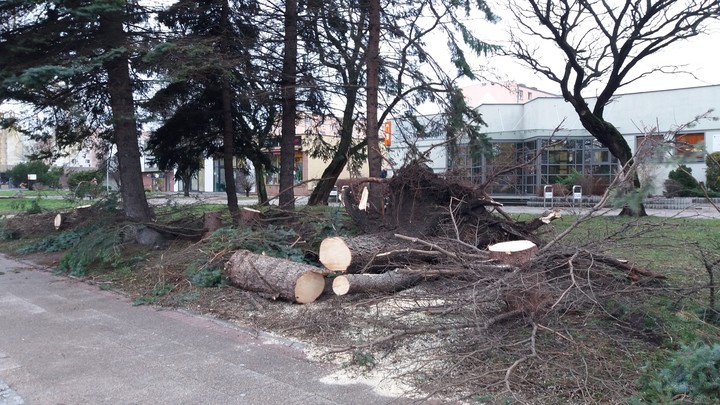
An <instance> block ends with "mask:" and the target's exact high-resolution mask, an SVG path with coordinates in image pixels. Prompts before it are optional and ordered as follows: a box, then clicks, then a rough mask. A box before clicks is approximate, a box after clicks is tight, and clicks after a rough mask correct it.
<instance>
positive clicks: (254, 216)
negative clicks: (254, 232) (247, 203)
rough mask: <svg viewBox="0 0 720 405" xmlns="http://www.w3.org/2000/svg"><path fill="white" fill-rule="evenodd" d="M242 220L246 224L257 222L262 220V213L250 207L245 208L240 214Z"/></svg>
mask: <svg viewBox="0 0 720 405" xmlns="http://www.w3.org/2000/svg"><path fill="white" fill-rule="evenodd" d="M240 218H241V219H242V222H244V223H250V222H255V221H257V220H259V219H260V211H258V210H254V209H252V208H248V207H243V209H242V211H241V212H240Z"/></svg>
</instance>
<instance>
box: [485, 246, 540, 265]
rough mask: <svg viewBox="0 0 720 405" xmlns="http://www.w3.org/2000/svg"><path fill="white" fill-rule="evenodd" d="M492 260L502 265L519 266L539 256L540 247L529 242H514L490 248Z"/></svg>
mask: <svg viewBox="0 0 720 405" xmlns="http://www.w3.org/2000/svg"><path fill="white" fill-rule="evenodd" d="M488 251H489V252H490V258H491V259H495V260H497V261H499V262H501V263H505V264H509V265H513V266H519V265H521V264H524V263H527V262H528V261H530V260H531V259H532V258H533V257H535V255H536V254H537V251H538V247H537V245H536V244H534V243H533V242H531V241H529V240H513V241H510V242H501V243H496V244H494V245H490V246H488Z"/></svg>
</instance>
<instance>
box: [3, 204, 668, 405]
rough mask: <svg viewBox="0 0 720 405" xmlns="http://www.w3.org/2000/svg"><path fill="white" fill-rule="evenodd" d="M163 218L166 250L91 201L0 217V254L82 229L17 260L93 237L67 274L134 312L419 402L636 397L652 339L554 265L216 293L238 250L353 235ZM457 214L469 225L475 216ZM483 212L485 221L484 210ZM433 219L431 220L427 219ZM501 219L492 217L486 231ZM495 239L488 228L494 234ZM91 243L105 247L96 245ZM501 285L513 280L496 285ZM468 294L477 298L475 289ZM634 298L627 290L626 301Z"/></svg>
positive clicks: (60, 254)
mask: <svg viewBox="0 0 720 405" xmlns="http://www.w3.org/2000/svg"><path fill="white" fill-rule="evenodd" d="M395 198H402V197H401V196H395ZM476 208H477V207H476ZM428 209H431V207H430V206H429V205H428ZM435 209H437V208H435ZM163 212H164V213H165V214H163V215H158V217H159V221H158V223H160V222H162V224H163V226H153V228H158V229H162V230H163V232H165V233H166V235H165V236H166V238H165V239H166V240H167V242H165V243H162V244H156V245H155V246H150V247H148V246H142V245H139V244H137V243H135V242H134V240H133V239H132V234H133V233H132V231H130V230H129V229H130V228H133V226H136V225H131V224H126V223H124V222H123V221H122V219H121V218H118V216H117V215H110V214H107V213H104V211H103V210H102V209H101V208H99V207H98V208H92V209H87V210H83V212H76V213H73V214H72V220H71V221H69V223H68V225H67V226H66V227H65V228H63V229H62V230H60V231H58V230H55V229H54V227H53V226H52V223H53V222H52V219H53V217H54V214H51V213H45V214H37V215H27V216H22V217H16V218H11V219H8V220H6V221H5V223H4V224H3V225H4V229H5V231H6V232H5V233H6V234H12V235H11V236H12V240H9V241H5V242H3V243H2V244H0V248H1V249H2V250H3V251H5V252H7V253H10V254H17V251H18V248H20V247H23V246H28V244H29V243H32V242H34V243H40V244H42V246H44V247H47V245H49V242H48V240H49V239H48V235H50V236H60V235H71V234H72V232H77V231H79V230H81V229H91V231H87V232H91V233H89V234H85V236H84V239H83V241H86V242H80V244H78V245H76V247H74V248H71V249H69V250H65V251H55V252H52V251H47V250H36V251H33V252H31V253H26V254H24V255H22V259H23V260H28V261H32V262H35V263H38V264H40V265H43V266H47V267H48V268H50V269H57V268H58V267H59V265H60V264H61V263H62V262H64V261H66V260H67V258H68V257H69V256H68V253H69V252H75V256H71V257H72V258H74V260H80V259H79V258H82V257H83V256H81V255H80V254H79V253H77V252H78V251H79V250H81V249H82V247H83V246H85V245H84V243H89V242H92V244H91V245H87V246H91V247H90V248H88V250H92V251H93V252H94V253H98V252H99V256H98V257H99V259H98V258H97V257H96V259H94V260H93V261H91V262H90V263H89V264H88V266H87V267H86V268H85V267H84V268H83V269H84V270H83V272H82V274H75V275H74V276H76V277H81V278H83V279H84V280H85V281H86V282H88V283H91V284H95V285H97V286H98V288H102V289H109V290H114V291H117V292H119V293H122V294H126V295H127V296H129V297H131V299H132V300H133V301H134V302H135V304H136V305H156V306H160V307H170V308H178V309H183V310H187V311H191V312H194V313H199V314H203V315H207V316H213V317H216V318H218V319H223V320H227V321H230V322H236V323H237V324H239V325H242V326H245V327H251V328H255V329H256V330H262V331H269V332H270V333H274V334H277V335H280V336H283V337H285V338H291V339H295V340H298V341H300V342H303V344H304V347H305V350H306V351H307V353H308V354H309V355H310V356H313V357H314V358H317V359H322V360H324V361H332V362H336V363H339V364H343V365H344V366H346V367H345V368H344V370H345V371H344V374H343V375H342V376H336V377H337V378H352V379H366V380H368V381H372V382H373V383H374V384H376V385H378V386H379V387H381V389H384V390H385V391H388V392H392V393H396V394H397V393H403V394H404V395H410V396H414V397H416V398H419V399H424V398H433V399H440V400H442V401H446V402H448V403H451V402H452V403H459V402H464V401H470V402H473V403H508V401H510V402H520V403H536V404H548V403H615V402H617V403H620V402H623V401H624V399H625V398H627V397H628V396H629V395H631V394H632V392H633V390H634V387H633V381H634V380H635V379H636V378H637V376H638V375H637V370H638V368H639V364H640V363H641V358H640V356H639V354H640V353H644V352H646V351H648V350H652V347H653V345H654V344H655V343H656V341H657V336H650V335H647V334H645V335H643V333H638V332H637V331H636V329H635V328H633V325H635V324H638V325H641V324H642V316H641V315H639V314H631V319H629V320H628V321H627V322H626V321H625V320H623V319H621V318H618V317H612V316H608V314H604V313H602V311H601V310H599V309H598V307H597V305H595V304H593V303H592V302H588V301H587V300H585V298H584V297H583V296H582V294H580V293H578V292H575V291H573V290H572V289H570V288H569V287H568V286H569V284H567V283H566V284H551V283H550V282H548V280H565V281H567V280H569V278H567V277H566V275H563V272H562V271H560V270H558V269H559V268H558V267H557V266H556V264H557V263H556V262H553V264H552V265H551V264H549V262H548V263H545V264H544V263H542V262H539V264H537V266H539V268H545V269H547V271H542V272H541V271H539V270H537V269H536V270H533V271H532V272H530V273H528V272H527V271H523V272H518V273H510V274H508V273H507V272H506V271H505V270H502V269H498V270H497V271H493V270H492V269H486V270H484V271H485V272H484V273H483V274H479V273H477V272H476V273H473V274H475V275H474V276H473V278H472V279H469V278H467V277H466V276H463V277H434V278H430V279H428V281H426V282H424V283H422V284H420V285H418V286H416V287H413V288H410V289H407V290H405V291H401V292H399V293H395V294H384V295H373V294H356V295H347V296H335V295H333V294H332V291H331V290H330V289H327V290H326V292H325V293H324V294H323V295H321V296H320V298H319V299H318V300H317V301H316V302H314V303H311V304H307V305H298V304H293V303H289V302H284V301H277V300H272V299H268V298H267V297H264V296H262V295H261V294H258V293H254V292H249V291H243V290H240V289H237V288H234V287H232V286H229V285H227V284H226V283H225V282H224V281H223V279H221V278H218V280H219V281H222V282H220V283H219V285H215V286H213V287H203V286H202V285H201V284H203V283H207V282H208V281H207V280H211V281H212V280H214V279H212V278H210V277H212V276H213V275H215V274H221V269H222V268H223V264H224V262H225V261H226V260H227V258H228V257H229V255H231V254H232V253H233V251H235V250H236V249H238V248H239V247H238V246H240V245H241V244H242V246H245V247H246V248H247V247H248V246H254V247H256V248H257V249H262V251H266V249H279V252H280V253H281V254H285V255H286V256H287V257H292V256H293V255H295V254H296V253H297V252H301V256H302V257H304V259H305V260H309V261H313V260H316V259H317V247H318V246H319V242H320V241H321V240H322V238H323V237H324V236H326V235H327V234H329V232H328V230H332V231H334V232H338V231H343V232H349V233H352V232H357V229H355V228H354V227H353V224H352V223H351V222H349V219H348V218H347V217H345V216H344V215H342V213H339V212H338V210H337V209H327V208H326V209H324V210H318V209H311V208H308V209H306V210H298V211H296V212H295V213H292V214H288V213H287V212H283V211H278V210H272V209H270V210H265V211H264V212H263V216H262V218H263V219H262V221H255V222H252V223H246V224H242V225H241V226H239V227H238V228H221V229H220V230H218V231H217V232H216V233H215V234H214V236H212V237H205V238H204V239H202V240H200V241H198V240H185V239H183V238H182V237H179V238H176V239H173V238H171V237H170V234H172V232H176V233H177V230H178V229H183V228H185V229H195V230H197V229H201V228H202V216H201V214H192V212H193V211H192V207H171V208H168V209H166V210H164V211H163ZM468 212H471V213H472V215H474V216H473V218H476V219H477V218H478V217H477V214H478V211H474V212H473V210H472V209H471V210H468ZM482 213H483V215H486V214H487V212H486V211H485V209H484V208H483V209H482ZM69 218H70V217H69ZM173 218H179V219H173ZM493 218H495V217H493ZM225 219H226V220H227V218H225ZM433 221H434V223H436V224H440V223H443V219H442V218H439V217H438V216H437V215H435V216H434V217H433ZM502 221H503V220H502V218H496V219H493V223H497V224H500V223H502ZM226 224H227V222H226ZM446 225H447V224H446ZM440 228H442V227H440ZM415 229H419V228H415ZM498 229H499V228H498ZM464 231H465V232H466V233H468V234H472V232H469V231H468V229H467V228H464ZM92 232H94V233H92ZM477 234H478V233H477V232H475V233H474V235H476V236H477ZM499 234H500V233H499V232H498V231H497V230H495V231H493V235H495V236H493V238H496V237H497V235H499ZM88 235H90V236H88ZM103 238H107V239H108V240H111V241H112V243H111V244H110V245H103V244H102V243H100V242H101V239H103ZM88 239H90V241H88ZM50 245H51V244H50ZM26 250H27V249H26ZM267 251H268V253H270V250H267ZM276 253H277V252H276ZM473 260H475V259H473ZM548 260H550V259H548ZM562 260H567V259H566V258H563V259H562ZM476 264H477V263H470V262H465V263H461V262H458V263H454V264H452V266H450V265H448V267H447V269H448V270H449V271H455V272H457V274H464V275H467V273H468V272H467V269H470V268H473V266H474V265H476ZM438 266H439V265H434V267H436V268H437V267H438ZM462 269H464V270H463V272H460V270H462ZM579 269H580V267H579V266H578V270H577V271H578V272H579V271H580V270H579ZM72 272H73V271H72V270H70V273H71V275H72ZM198 274H201V275H203V278H198ZM589 279H590V278H589V276H588V281H589ZM329 283H330V280H328V284H329ZM505 283H509V284H511V285H510V286H508V288H505V287H503V285H504V284H505ZM213 284H216V283H213ZM524 286H525V287H524ZM527 286H530V287H531V288H528V287H527ZM596 286H603V288H605V290H604V291H615V290H618V289H620V288H625V287H626V286H627V282H626V279H625V278H624V277H622V276H619V277H618V276H616V275H612V274H610V273H608V276H607V277H605V278H602V279H600V280H599V281H598V282H597V283H596ZM510 287H512V288H510ZM598 288H599V287H598ZM478 291H486V292H485V293H483V294H482V295H478V294H477V292H478ZM636 298H637V294H635V295H634V296H631V297H628V298H627V299H628V300H631V299H636ZM615 299H616V300H617V301H618V302H623V301H622V300H623V299H625V298H623V297H615ZM553 304H554V305H553ZM551 306H552V308H551ZM617 325H621V326H622V327H618V326H617ZM618 354H620V355H619V356H618ZM618 376H620V377H618Z"/></svg>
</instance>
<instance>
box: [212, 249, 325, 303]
mask: <svg viewBox="0 0 720 405" xmlns="http://www.w3.org/2000/svg"><path fill="white" fill-rule="evenodd" d="M225 272H226V274H227V275H228V279H229V280H230V284H232V285H233V286H235V287H239V288H242V289H244V290H249V291H255V292H260V293H264V294H268V295H270V296H271V297H272V298H273V299H278V298H281V299H284V300H288V301H293V302H297V303H300V304H308V303H311V302H313V301H315V300H316V299H317V298H318V297H319V296H320V294H322V292H323V289H324V288H325V276H324V275H323V274H322V270H321V269H319V268H317V267H314V266H310V265H307V264H303V263H297V262H293V261H290V260H285V259H279V258H276V257H270V256H265V255H259V254H256V253H252V252H249V251H247V250H239V251H237V252H235V253H234V254H233V255H232V256H231V257H230V260H229V261H228V262H227V264H226V265H225Z"/></svg>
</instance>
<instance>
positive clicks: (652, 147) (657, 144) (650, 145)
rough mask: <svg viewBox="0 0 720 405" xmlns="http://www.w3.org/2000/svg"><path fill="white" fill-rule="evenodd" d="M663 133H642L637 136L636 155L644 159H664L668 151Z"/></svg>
mask: <svg viewBox="0 0 720 405" xmlns="http://www.w3.org/2000/svg"><path fill="white" fill-rule="evenodd" d="M664 143H665V138H664V137H663V136H662V135H641V136H636V137H635V155H636V156H637V157H638V158H639V159H640V160H641V161H642V160H649V161H656V162H658V161H662V156H663V154H664V153H665V152H666V150H665V148H664V147H663V144H664Z"/></svg>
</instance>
